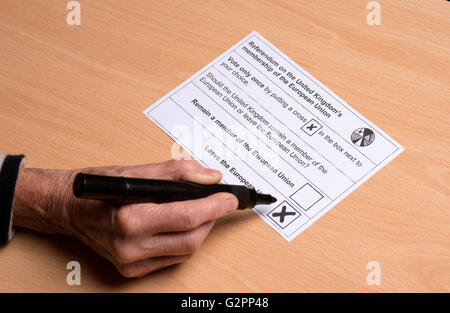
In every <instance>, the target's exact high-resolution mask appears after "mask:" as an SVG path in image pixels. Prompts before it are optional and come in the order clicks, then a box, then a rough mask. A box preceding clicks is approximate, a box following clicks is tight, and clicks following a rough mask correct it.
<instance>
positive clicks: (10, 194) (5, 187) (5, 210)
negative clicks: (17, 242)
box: [0, 154, 25, 245]
mask: <svg viewBox="0 0 450 313" xmlns="http://www.w3.org/2000/svg"><path fill="white" fill-rule="evenodd" d="M24 164H25V156H24V155H5V154H0V245H4V244H6V243H8V241H10V240H11V239H12V237H13V235H14V229H13V227H12V217H13V212H12V205H13V198H14V190H15V188H16V181H17V174H18V173H19V169H20V168H21V166H23V165H24Z"/></svg>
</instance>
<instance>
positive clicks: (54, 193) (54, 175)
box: [13, 168, 73, 233]
mask: <svg viewBox="0 0 450 313" xmlns="http://www.w3.org/2000/svg"><path fill="white" fill-rule="evenodd" d="M72 176H73V175H72V172H71V171H63V170H43V169H35V168H22V169H21V170H20V171H19V175H18V178H17V182H16V190H15V194H14V200H13V225H14V226H20V227H25V228H30V229H34V230H37V231H40V232H45V233H68V229H69V228H68V225H70V221H69V209H70V205H68V204H69V201H68V199H67V198H68V197H71V180H72V179H73V177H72Z"/></svg>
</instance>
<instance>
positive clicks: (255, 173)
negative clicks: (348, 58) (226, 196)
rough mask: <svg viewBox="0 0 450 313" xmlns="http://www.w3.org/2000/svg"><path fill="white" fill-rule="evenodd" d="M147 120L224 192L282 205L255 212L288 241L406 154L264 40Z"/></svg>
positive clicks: (183, 88)
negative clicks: (212, 174) (235, 188)
mask: <svg viewBox="0 0 450 313" xmlns="http://www.w3.org/2000/svg"><path fill="white" fill-rule="evenodd" d="M295 58H296V59H297V60H299V59H301V55H295ZM349 70H350V69H349ZM330 75H332V73H330ZM361 100H363V99H361ZM356 105H357V104H356ZM380 105H383V104H380ZM143 113H144V114H145V115H146V116H147V117H149V118H150V119H151V120H152V121H153V122H155V123H156V124H157V125H158V126H159V127H160V128H161V129H162V130H163V131H164V132H166V133H167V134H168V135H169V136H170V137H172V138H173V139H174V140H175V141H176V143H177V144H179V145H180V146H181V147H183V149H185V150H186V151H188V152H189V154H190V155H192V156H193V157H194V158H195V159H196V160H198V161H199V162H201V163H202V164H203V165H204V166H207V167H210V168H214V169H218V170H220V171H221V172H222V173H223V183H227V184H240V185H246V186H247V187H250V188H255V189H256V190H257V191H258V192H263V193H269V194H271V195H273V196H275V197H276V198H277V199H278V201H277V202H276V203H273V204H271V205H259V206H256V207H255V208H254V209H253V210H254V212H255V213H256V214H258V215H259V216H260V217H261V218H262V219H263V220H264V221H265V222H266V223H267V224H268V225H270V227H272V228H273V229H274V230H275V231H277V232H278V233H279V234H280V235H281V236H283V237H284V238H285V239H286V240H287V241H291V240H292V239H294V238H295V237H296V236H297V235H299V234H300V233H301V232H302V231H304V230H305V229H306V228H308V227H309V226H310V225H312V224H313V223H314V222H315V221H317V220H318V219H319V218H320V217H321V216H322V215H323V214H325V213H326V212H327V211H328V210H330V209H331V208H332V207H333V206H335V205H336V204H337V203H338V202H340V201H341V200H342V199H344V198H345V197H346V196H347V195H348V194H350V193H351V192H352V191H353V190H355V189H356V188H358V186H360V185H361V184H362V183H363V182H364V181H366V180H367V179H368V178H369V177H371V176H372V175H373V174H375V173H376V172H377V171H378V170H380V169H381V168H382V167H383V166H384V165H386V164H387V163H389V162H390V161H391V160H392V159H394V158H395V157H396V156H397V155H399V154H400V153H401V152H402V151H403V148H402V147H401V146H400V145H399V144H398V143H397V142H395V141H394V140H393V139H392V138H391V137H389V136H388V135H387V134H385V133H384V132H383V131H382V130H381V129H379V128H378V127H377V126H375V125H374V124H372V123H371V122H370V121H368V120H367V119H366V118H365V117H363V116H362V115H361V114H360V113H358V112H357V111H356V110H355V109H353V108H352V107H350V106H349V105H348V104H347V103H345V102H344V101H343V100H342V99H340V98H339V97H338V96H336V95H335V94H334V93H333V92H332V91H331V90H329V89H328V88H327V87H325V86H324V85H323V84H322V83H320V82H319V81H318V80H317V79H315V78H314V77H313V76H312V75H311V74H309V73H308V72H306V71H305V70H304V69H302V68H301V67H300V66H298V65H297V64H296V63H295V62H293V61H292V60H291V59H290V58H288V57H287V56H286V55H285V54H284V53H282V52H281V51H280V50H278V49H277V48H276V47H275V46H274V45H272V44H271V43H270V42H269V41H267V40H266V39H265V38H263V37H262V36H261V35H259V34H258V33H257V32H252V33H251V34H250V35H248V36H247V37H245V38H244V39H243V40H241V41H240V42H238V43H237V44H236V45H235V46H233V47H232V48H230V49H229V50H228V51H226V52H225V53H223V54H222V55H221V56H219V57H218V58H217V59H215V60H214V61H212V62H211V63H210V64H208V65H207V66H205V67H204V68H202V69H201V70H200V71H199V72H197V73H196V74H194V75H193V76H192V77H190V78H189V79H188V80H186V81H185V82H184V83H182V84H181V85H180V86H178V87H177V88H175V89H174V90H173V91H171V92H170V93H168V94H167V95H166V96H164V97H163V98H161V99H160V100H159V101H157V102H156V103H154V104H153V105H151V106H150V107H148V108H147V109H146V110H144V112H143ZM175 150H176V149H175Z"/></svg>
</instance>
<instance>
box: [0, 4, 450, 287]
mask: <svg viewBox="0 0 450 313" xmlns="http://www.w3.org/2000/svg"><path fill="white" fill-rule="evenodd" d="M67 2H68V1H60V0H45V1H44V0H40V1H19V0H2V1H1V2H0V56H1V58H0V109H1V115H0V133H1V135H0V149H1V150H3V151H4V152H8V153H24V154H26V156H27V157H28V166H30V167H42V168H77V167H85V166H97V165H98V166H100V165H112V164H122V165H126V164H137V163H145V162H159V161H163V160H166V159H169V158H170V148H171V145H172V140H171V139H170V138H169V137H168V136H166V135H165V134H164V132H163V131H161V130H160V129H159V128H158V127H157V126H156V125H155V124H153V123H152V122H151V121H150V120H149V119H148V118H146V117H145V116H144V115H143V114H142V113H141V112H142V110H143V109H145V108H146V107H147V106H148V105H150V104H152V103H153V102H154V101H156V100H157V99H159V98H160V97H161V96H163V95H164V94H165V93H167V92H168V91H170V90H172V89H173V88H174V87H176V86H177V85H178V84H180V83H181V82H183V81H184V80H185V79H186V78H188V77H189V76H190V75H192V74H193V73H195V72H196V71H197V70H199V69H200V68H201V67H203V66H204V65H206V64H207V63H208V62H210V61H211V60H212V59H214V58H215V57H217V56H218V55H219V54H221V53H222V52H223V51H225V50H226V49H228V48H229V47H231V46H232V45H233V44H235V43H236V42H238V41H239V40H240V39H242V38H243V37H244V36H246V35H247V34H249V33H250V32H251V31H252V30H256V31H258V32H259V33H260V34H261V35H263V36H264V37H266V38H267V39H268V40H270V41H271V42H272V43H273V44H274V45H275V46H277V47H278V48H279V49H281V50H282V51H283V52H284V53H286V54H287V55H288V56H290V57H291V58H292V59H293V60H294V61H295V62H297V63H298V64H299V65H300V66H302V67H303V68H305V69H306V70H307V71H309V72H310V73H311V74H312V75H314V76H315V77H316V78H317V79H319V80H320V81H322V82H323V83H324V84H325V85H327V86H328V87H329V88H330V89H331V90H333V91H334V92H335V93H336V94H338V95H339V96H340V97H342V98H343V99H344V100H345V101H347V102H348V103H349V104H350V105H352V106H353V107H354V108H356V109H357V110H358V111H359V112H361V113H362V114H363V115H364V116H366V117H367V118H369V119H370V120H371V121H372V122H374V123H375V124H376V125H378V126H379V127H381V128H382V129H383V130H384V131H386V132H387V133H388V134H389V135H391V136H392V137H393V138H394V139H396V140H397V141H398V142H399V143H400V144H402V145H403V146H404V147H405V148H406V150H405V152H403V153H402V154H401V155H400V156H399V157H398V158H397V159H395V160H394V161H393V162H391V163H390V164H388V165H387V166H386V167H385V168H384V169H383V170H381V171H380V172H379V173H377V174H376V175H375V176H374V177H372V178H371V179H370V180H369V181H367V182H366V183H365V184H363V186H361V187H360V188H358V189H357V190H356V191H355V192H353V193H352V194H351V195H350V196H349V197H347V198H346V199H345V200H344V201H342V202H341V203H340V204H339V205H337V206H336V207H335V208H333V209H332V210H331V211H330V212H328V213H327V214H326V215H325V216H324V217H322V218H321V219H320V220H319V221H318V222H317V223H315V224H314V225H313V226H311V227H310V228H308V230H306V231H305V232H304V233H302V234H301V235H300V236H299V237H297V238H296V239H294V240H293V241H292V242H291V243H287V242H286V241H285V240H284V239H283V238H282V237H281V236H279V235H278V234H276V233H275V232H274V231H273V230H272V229H271V228H270V227H269V226H268V225H266V224H265V223H264V222H263V221H262V220H261V219H260V218H258V217H257V216H256V214H254V213H253V212H251V211H248V212H245V213H235V214H232V215H231V216H229V217H227V218H224V219H222V220H220V221H218V222H217V224H216V227H215V228H214V230H213V231H212V233H211V234H210V236H209V237H208V238H207V240H206V242H205V243H204V245H203V246H202V248H201V249H200V251H198V253H197V254H196V255H195V256H194V257H193V258H191V259H190V260H189V261H187V262H186V263H184V264H182V265H180V266H175V267H171V268H169V269H166V270H163V271H159V272H156V273H154V274H151V275H149V276H146V277H144V278H142V279H125V278H122V277H121V276H120V275H119V274H118V272H117V271H116V270H115V268H114V267H113V266H112V265H111V264H110V263H109V262H108V261H106V260H105V259H102V258H101V257H99V256H97V255H96V254H95V253H94V252H92V251H91V250H90V249H88V248H87V247H85V246H84V245H83V244H82V243H80V242H78V241H76V240H74V239H71V238H68V237H63V236H57V235H42V234H38V233H34V232H31V231H26V230H18V232H17V235H16V237H15V239H14V241H13V242H12V243H11V244H10V245H9V246H8V247H7V248H6V249H2V250H0V291H63V292H66V291H143V292H157V291H166V292H169V291H175V292H179V291H217V292H231V291H235V292H240V291H254V292H263V291H278V292H301V291H319V292H320V291H350V292H352V291H376V292H378V291H449V290H450V210H449V194H450V192H449V187H448V185H449V183H450V174H449V173H450V171H449V143H450V142H449V138H450V133H449V122H448V121H449V116H450V109H449V99H450V88H449V85H450V19H449V16H450V3H449V2H447V1H443V0H439V1H438V0H433V1H379V2H380V4H381V23H382V24H381V25H374V26H369V25H368V24H367V23H366V16H367V14H368V13H369V10H368V9H366V5H367V2H368V1H357V0H354V1H320V4H319V3H316V2H315V1H294V0H292V1H288V0H285V1H242V0H241V1H239V0H235V1H144V0H142V1H130V0H102V1H98V0H80V3H81V25H80V26H69V25H67V23H66V15H67V13H69V10H67V9H66V4H67ZM71 260H76V261H78V262H80V264H81V270H82V278H81V279H82V284H81V286H68V285H67V284H66V280H65V279H66V275H67V273H68V270H67V269H66V264H67V263H68V262H69V261H71ZM370 261H378V262H379V263H380V265H381V285H375V286H369V285H368V284H367V282H366V276H367V274H368V273H369V270H368V269H366V265H367V263H369V262H370Z"/></svg>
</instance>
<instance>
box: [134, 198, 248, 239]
mask: <svg viewBox="0 0 450 313" xmlns="http://www.w3.org/2000/svg"><path fill="white" fill-rule="evenodd" d="M238 204H239V202H238V199H237V198H236V196H234V195H233V194H231V193H225V192H220V193H216V194H213V195H210V196H208V197H205V198H201V199H196V200H186V201H176V202H170V203H165V204H159V205H155V207H154V209H153V210H152V213H151V221H148V222H149V223H150V224H151V225H152V226H153V229H154V231H155V232H156V233H162V232H174V231H186V230H191V229H194V228H197V227H198V226H200V225H201V224H203V223H206V222H208V221H211V220H215V219H217V218H220V217H222V216H224V215H227V214H229V213H231V212H232V211H234V210H235V209H236V208H237V206H238ZM143 223H144V225H143V226H144V227H145V222H144V221H143Z"/></svg>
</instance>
